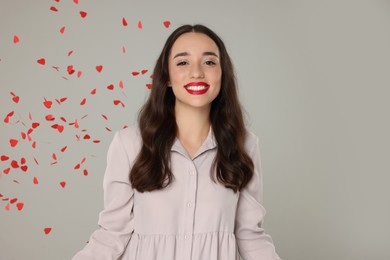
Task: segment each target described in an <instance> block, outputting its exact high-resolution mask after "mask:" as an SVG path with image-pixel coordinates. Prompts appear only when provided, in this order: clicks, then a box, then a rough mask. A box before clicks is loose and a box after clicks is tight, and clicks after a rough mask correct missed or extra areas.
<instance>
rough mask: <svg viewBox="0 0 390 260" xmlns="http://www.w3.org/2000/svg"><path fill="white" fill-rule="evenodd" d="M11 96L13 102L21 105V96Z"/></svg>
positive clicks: (13, 94) (12, 93)
mask: <svg viewBox="0 0 390 260" xmlns="http://www.w3.org/2000/svg"><path fill="white" fill-rule="evenodd" d="M10 93H11V95H12V101H14V102H15V103H19V96H17V95H15V93H14V92H10Z"/></svg>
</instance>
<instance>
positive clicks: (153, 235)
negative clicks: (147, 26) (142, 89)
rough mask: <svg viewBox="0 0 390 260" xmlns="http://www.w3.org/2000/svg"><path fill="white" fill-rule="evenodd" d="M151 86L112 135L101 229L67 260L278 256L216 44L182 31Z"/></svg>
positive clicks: (172, 39) (170, 42)
mask: <svg viewBox="0 0 390 260" xmlns="http://www.w3.org/2000/svg"><path fill="white" fill-rule="evenodd" d="M152 86H153V87H152V91H151V94H150V96H149V99H148V101H147V102H146V103H145V105H144V106H143V108H142V109H141V111H140V114H139V120H138V121H139V122H138V125H137V126H133V127H129V128H126V129H122V130H119V131H117V132H116V133H115V136H114V138H113V141H112V143H111V145H110V147H109V150H108V155H107V168H106V173H105V177H104V192H105V194H104V210H103V211H102V212H101V213H100V217H99V226H100V228H99V229H98V230H97V231H95V232H94V233H93V234H92V236H91V238H90V240H89V243H88V245H87V246H86V247H85V248H84V249H83V250H82V251H80V252H79V253H77V254H76V255H75V256H74V258H73V259H74V260H79V259H80V260H81V259H82V260H85V259H104V260H106V259H125V260H155V259H162V260H187V259H188V260H190V259H192V260H238V259H239V255H241V257H242V258H243V259H245V260H275V259H279V257H278V255H277V254H276V253H275V248H274V245H273V242H272V240H271V237H270V236H268V235H267V234H266V233H265V232H264V230H263V229H262V228H261V227H260V224H261V222H262V221H263V217H264V215H265V209H264V208H263V206H262V205H261V204H260V203H261V200H262V179H261V173H260V158H259V148H258V140H257V137H256V136H254V135H253V134H252V133H250V132H247V131H246V130H245V126H244V122H243V115H242V111H241V107H240V103H239V100H238V95H237V90H236V83H235V78H234V72H233V66H232V63H231V60H230V58H229V56H228V54H227V51H226V48H225V46H224V43H223V42H222V40H221V39H220V38H219V37H218V36H217V35H216V34H215V33H214V32H212V31H211V30H210V29H208V28H207V27H205V26H202V25H195V26H190V25H184V26H181V27H179V28H178V29H176V30H175V31H174V32H173V33H172V34H171V35H170V36H169V38H168V39H167V42H166V43H165V46H164V48H163V50H162V52H161V55H160V57H159V58H158V60H157V63H156V66H155V69H154V73H153V82H152Z"/></svg>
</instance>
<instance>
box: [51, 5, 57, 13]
mask: <svg viewBox="0 0 390 260" xmlns="http://www.w3.org/2000/svg"><path fill="white" fill-rule="evenodd" d="M50 10H52V11H53V12H58V9H57V8H56V7H54V6H52V7H50Z"/></svg>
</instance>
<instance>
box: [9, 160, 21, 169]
mask: <svg viewBox="0 0 390 260" xmlns="http://www.w3.org/2000/svg"><path fill="white" fill-rule="evenodd" d="M11 167H12V168H19V164H18V162H17V161H15V160H12V162H11Z"/></svg>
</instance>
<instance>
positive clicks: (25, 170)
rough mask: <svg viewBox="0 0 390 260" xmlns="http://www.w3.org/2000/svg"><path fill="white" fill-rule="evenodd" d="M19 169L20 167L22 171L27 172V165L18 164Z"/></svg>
mask: <svg viewBox="0 0 390 260" xmlns="http://www.w3.org/2000/svg"><path fill="white" fill-rule="evenodd" d="M20 169H21V170H22V171H24V172H27V170H28V166H27V165H22V166H20Z"/></svg>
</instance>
